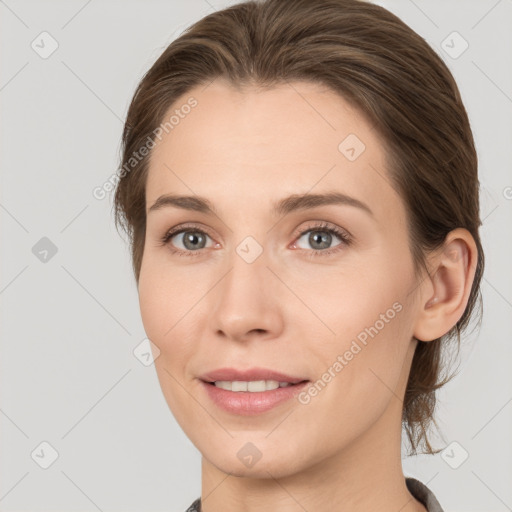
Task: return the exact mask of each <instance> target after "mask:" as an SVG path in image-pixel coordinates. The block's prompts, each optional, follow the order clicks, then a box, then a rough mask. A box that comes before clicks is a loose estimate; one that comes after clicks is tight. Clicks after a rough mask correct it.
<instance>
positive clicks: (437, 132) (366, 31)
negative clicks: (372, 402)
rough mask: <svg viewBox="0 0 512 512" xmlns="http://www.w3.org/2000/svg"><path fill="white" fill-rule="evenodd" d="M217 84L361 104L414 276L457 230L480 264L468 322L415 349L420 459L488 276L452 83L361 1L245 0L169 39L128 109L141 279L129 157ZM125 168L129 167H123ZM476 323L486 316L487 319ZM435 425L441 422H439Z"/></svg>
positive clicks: (118, 214)
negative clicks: (453, 348) (328, 91)
mask: <svg viewBox="0 0 512 512" xmlns="http://www.w3.org/2000/svg"><path fill="white" fill-rule="evenodd" d="M218 77H222V78H225V79H227V80H229V82H230V83H231V84H233V86H236V87H243V86H245V85H249V86H250V85H258V86H261V87H266V86H267V87H271V86H272V85H274V84H279V83H284V82H287V81H291V80H301V81H311V82H315V83H319V84H322V85H324V86H325V85H326V86H328V87H330V88H332V90H334V91H335V92H337V93H338V94H339V95H341V96H342V97H344V98H345V99H347V100H348V101H349V102H351V103H352V104H353V105H354V106H355V107H358V109H359V111H360V113H361V114H362V115H365V117H366V119H369V120H370V122H371V123H372V125H374V127H375V129H376V130H377V131H378V133H379V134H380V136H381V138H382V140H383V143H384V144H385V147H386V150H387V151H386V156H387V164H388V172H389V175H390V176H391V180H392V183H393V186H394V187H395V189H396V190H398V192H399V193H400V195H401V197H402V199H403V201H404V204H405V207H406V210H407V215H408V218H407V222H408V230H409V238H410V248H411V253H412V256H413V260H414V265H415V271H416V275H417V276H419V275H420V274H421V272H420V271H421V269H423V268H424V269H425V270H427V273H428V269H427V268H426V255H427V254H428V252H429V251H431V250H434V249H437V248H439V247H440V246H441V245H442V244H443V242H444V240H445V237H446V235H447V234H448V233H449V232H450V231H451V230H453V229H455V228H458V227H462V228H466V229H467V230H468V231H469V232H470V233H471V235H472V236H473V238H474V240H475V242H476V246H477V249H478V263H477V267H476V274H475V278H474V280H473V284H472V289H471V293H470V297H469V301H468V304H467V306H466V309H465V311H464V314H463V315H462V317H461V318H460V320H459V321H458V322H457V324H456V325H455V326H454V327H453V328H452V329H451V330H450V331H449V332H448V333H447V334H445V335H444V336H443V337H441V338H438V339H436V340H433V341H430V342H423V341H419V342H418V345H417V347H416V351H415V354H414V358H413V361H412V366H411V371H410V375H409V380H408V384H407V389H406V392H405V399H404V405H403V417H402V422H403V425H404V427H405V429H406V432H407V435H408V439H409V441H410V443H411V446H412V451H411V452H410V453H417V452H418V447H419V446H420V444H421V443H422V442H423V443H424V444H425V446H426V453H437V451H439V450H437V451H434V450H433V449H432V447H431V445H430V443H429V441H428V436H427V432H428V427H429V426H430V425H431V422H432V421H433V422H434V424H436V422H435V420H434V409H435V405H436V397H435V392H436V390H437V389H438V388H440V387H441V386H443V385H444V384H445V383H446V382H448V380H450V379H451V378H452V377H453V375H452V376H451V377H446V378H441V371H442V370H443V368H445V366H446V364H445V361H444V360H443V355H442V352H441V348H442V345H441V341H442V342H443V346H446V345H447V343H448V342H449V341H451V340H452V339H453V338H454V337H456V339H457V342H458V343H457V347H459V345H460V335H461V332H462V331H464V330H465V329H466V328H467V326H468V324H469V321H470V318H471V314H472V312H473V310H474V307H475V304H476V302H477V298H478V299H480V305H481V294H480V281H481V278H482V273H483V269H484V255H483V250H482V245H481V242H480V237H479V234H478V228H479V226H480V225H481V222H480V213H479V197H478V193H479V181H478V175H477V154H476V150H475V146H474V141H473V135H472V132H471V128H470V124H469V119H468V115H467V113H466V110H465V108H464V105H463V103H462V100H461V96H460V93H459V90H458V88H457V85H456V83H455V80H454V78H453V76H452V75H451V73H450V71H449V70H448V68H447V66H446V65H445V63H444V62H443V61H442V59H441V58H440V57H439V56H438V55H437V54H436V53H435V52H434V51H433V50H432V48H430V46H429V45H428V44H427V43H426V41H425V40H424V39H423V38H422V37H420V36H419V35H418V34H417V33H415V32H414V31H413V30H412V29H411V28H409V27H408V26H407V25H406V24H405V23H404V22H402V21H401V20H400V19H399V18H398V17H397V16H395V15H394V14H392V13H391V12H389V11H387V10H386V9H384V8H382V7H380V6H377V5H374V4H372V3H368V2H363V1H358V0H315V1H311V0H268V1H247V2H243V3H239V4H237V5H234V6H231V7H228V8H226V9H224V10H221V11H218V12H214V13H212V14H210V15H208V16H206V17H204V18H203V19H201V20H200V21H198V22H197V23H195V24H194V25H192V26H191V27H189V28H188V29H187V30H186V31H185V32H184V33H183V34H182V35H181V36H180V37H178V38H177V39H176V40H174V41H173V42H172V43H171V44H170V45H169V46H168V47H167V48H166V49H165V51H164V52H163V53H162V55H161V56H160V57H159V58H158V59H157V61H156V62H155V64H154V65H153V66H152V67H151V69H150V70H149V71H148V72H147V73H146V74H145V76H144V77H143V78H142V80H141V82H140V84H139V85H138V87H137V90H136V92H135V94H134V97H133V100H132V102H131V105H130V107H129V110H128V115H127V119H126V124H125V127H124V131H123V140H122V143H123V144H122V162H121V168H122V171H121V173H120V175H119V181H118V184H117V188H116V191H115V218H116V227H119V225H121V226H122V227H123V229H124V230H125V232H126V233H127V234H128V235H129V239H130V243H131V254H132V263H133V270H134V273H135V278H136V280H137V283H138V281H139V273H140V266H141V261H142V255H143V251H144V240H145V230H146V201H145V184H146V177H147V173H148V160H149V156H150V154H148V155H145V156H144V157H143V158H140V157H139V158H137V159H134V158H133V157H134V155H135V154H137V155H139V152H140V149H141V148H142V147H143V146H144V145H147V143H148V142H147V141H148V140H150V139H151V137H152V136H153V137H154V134H155V130H157V129H158V127H159V125H160V123H162V121H163V120H164V116H165V115H166V113H167V112H168V110H169V108H170V107H171V106H172V105H173V104H174V103H175V102H176V100H177V99H178V98H179V97H180V96H182V95H183V94H185V93H186V92H188V91H189V90H190V89H192V88H193V87H195V86H198V85H201V84H207V83H209V82H211V81H212V80H214V79H215V78H218ZM129 162H130V165H129V166H128V163H129ZM480 318H481V311H480ZM436 425H437V424H436Z"/></svg>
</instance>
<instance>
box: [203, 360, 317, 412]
mask: <svg viewBox="0 0 512 512" xmlns="http://www.w3.org/2000/svg"><path fill="white" fill-rule="evenodd" d="M199 380H201V381H202V384H203V386H204V389H205V390H206V394H207V396H208V397H209V398H210V400H212V401H213V403H215V404H216V405H217V406H218V407H220V408H222V409H224V410H225V411H228V412H230V413H233V414H238V415H245V416H248V415H254V414H259V413H263V412H265V411H268V410H270V409H272V408H274V407H276V406H278V405H279V404H281V403H283V402H285V401H288V400H289V399H291V398H292V397H294V396H296V395H297V394H298V393H299V392H300V390H301V389H302V388H304V387H305V386H306V385H307V383H308V382H310V381H309V380H308V379H304V378H301V377H296V376H291V375H287V374H284V373H281V372H276V371H274V370H269V369H265V368H253V369H251V370H244V371H243V370H235V369H233V368H222V369H219V370H215V371H212V372H209V373H207V374H204V375H202V376H201V377H199Z"/></svg>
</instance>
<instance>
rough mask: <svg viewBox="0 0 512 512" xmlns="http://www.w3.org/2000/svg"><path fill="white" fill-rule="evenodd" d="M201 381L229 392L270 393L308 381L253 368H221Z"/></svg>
mask: <svg viewBox="0 0 512 512" xmlns="http://www.w3.org/2000/svg"><path fill="white" fill-rule="evenodd" d="M199 378H200V380H202V381H203V382H206V383H209V384H213V385H215V386H217V387H220V388H222V389H227V390H229V391H235V392H236V391H249V392H251V391H254V392H261V391H270V390H273V389H276V388H278V387H287V386H293V385H295V384H299V383H302V382H304V381H307V380H308V379H306V378H304V377H297V376H293V375H288V374H286V373H282V372H278V371H275V370H271V369H269V368H251V369H247V370H238V369H235V368H219V369H218V370H213V371H211V372H208V373H206V374H204V375H201V376H200V377H199Z"/></svg>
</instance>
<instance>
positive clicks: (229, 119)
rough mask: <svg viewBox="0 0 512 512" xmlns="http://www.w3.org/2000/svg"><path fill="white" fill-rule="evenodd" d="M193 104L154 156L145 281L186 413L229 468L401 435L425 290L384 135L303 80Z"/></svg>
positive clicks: (314, 455)
mask: <svg viewBox="0 0 512 512" xmlns="http://www.w3.org/2000/svg"><path fill="white" fill-rule="evenodd" d="M190 97H193V98H195V100H196V101H197V105H196V106H195V107H194V108H193V109H185V110H187V111H190V112H189V113H188V114H187V115H186V116H185V115H184V116H183V117H182V118H180V121H179V124H176V125H175V126H174V128H173V129H172V130H170V131H169V132H168V133H167V134H166V135H164V136H163V138H162V140H161V142H159V143H158V145H157V146H156V147H155V148H154V149H153V153H152V155H151V163H150V168H149V173H148V180H147V187H146V207H147V230H146V239H145V247H144V256H143V260H142V266H141V272H140V279H139V285H138V286H139V299H140V308H141V314H142V320H143V324H144V328H145V331H146V334H147V336H148V337H149V339H150V340H151V341H152V342H153V343H154V345H155V346H156V347H158V350H159V355H158V357H156V360H155V367H156V370H157V374H158V378H159V381H160V385H161V387H162V390H163V394H164V396H165V399H166V401H167V403H168V405H169V407H170V409H171V411H172V413H173V414H174V416H175V418H176V420H177V421H178V423H179V424H180V426H181V427H182V428H183V430H184V432H185V433H186V434H187V436H188V437H189V438H190V439H191V441H192V442H193V443H194V444H195V445H196V447H197V448H198V449H199V450H200V452H201V453H202V454H203V456H204V457H205V458H206V459H207V460H208V461H210V462H211V463H212V464H214V465H215V466H216V467H217V468H219V469H221V470H222V471H224V472H226V473H232V474H234V475H249V474H250V475H252V476H258V475H263V476H265V475H267V473H266V472H267V471H268V472H270V473H271V474H272V475H274V476H286V475H288V474H290V473H296V472H298V471H301V470H303V469H306V468H308V467H311V466H313V465H314V464H316V463H319V462H322V461H323V460H326V459H327V458H328V457H332V455H333V454H342V453H348V451H349V450H350V449H351V447H352V446H353V445H354V443H355V442H356V440H357V439H361V437H362V436H363V437H364V436H367V438H368V440H370V433H371V432H372V431H375V429H376V428H377V425H384V424H386V425H387V426H386V428H388V427H389V425H390V424H391V421H393V422H394V424H395V425H398V428H399V423H400V417H399V416H400V412H401V403H400V402H399V401H398V400H397V399H396V397H395V395H394V392H396V393H398V390H399V389H400V386H401V385H403V384H404V383H405V382H406V377H407V374H408V370H409V365H410V361H411V356H412V353H413V348H414V346H413V342H412V341H411V338H412V335H413V325H414V319H415V300H414V298H415V293H413V291H414V290H415V288H416V286H417V283H416V281H415V277H414V273H413V262H412V257H411V253H410V250H409V246H408V236H407V227H406V212H405V209H404V205H403V202H402V200H401V198H400V197H399V196H398V195H397V193H396V192H395V191H394V190H393V188H392V187H391V186H390V179H389V174H388V172H387V170H386V167H385V152H384V147H383V145H382V143H381V140H380V138H379V136H378V134H377V133H376V131H375V130H373V127H372V126H371V125H370V124H369V123H368V122H367V121H366V120H365V119H364V118H363V117H362V116H361V115H360V114H359V113H358V112H357V111H356V110H355V109H354V108H353V107H351V105H350V104H349V103H348V102H346V101H345V100H344V99H342V98H341V97H340V96H338V95H337V94H335V93H334V92H332V91H330V90H328V89H326V88H321V87H320V86H319V85H314V84H309V83H306V82H296V83H294V84H293V87H292V86H291V85H288V84H286V85H281V86H278V87H275V88H273V89H270V90H257V89H247V90H245V91H243V92H241V91H236V90H235V89H233V88H232V87H231V86H229V85H228V84H227V83H224V82H222V81H220V80H216V81H215V82H213V83H212V84H211V85H210V86H208V87H207V88H206V89H205V88H204V86H203V87H200V88H196V89H194V90H191V91H190V92H189V93H187V94H186V95H184V96H183V97H182V98H181V99H180V100H179V101H177V102H176V104H175V105H173V107H172V109H171V111H170V112H171V113H172V111H174V110H175V109H176V108H178V109H179V108H180V106H181V105H185V104H186V103H187V100H188V99H189V98H190ZM171 195H172V196H175V197H176V196H191V199H188V200H187V199H174V200H170V199H167V200H165V199H162V197H165V196H171ZM306 195H311V196H314V197H311V198H309V199H308V198H306V197H305V196H306ZM286 198H288V199H287V200H286ZM157 200H159V202H158V203H157ZM205 200H206V201H207V202H205ZM153 205H155V206H154V207H153V208H152V209H151V207H152V206H153ZM207 206H209V207H210V209H211V210H210V209H208V208H207ZM156 354H157V353H155V355H156ZM219 369H224V370H225V369H227V370H226V372H227V373H226V372H224V373H217V374H214V373H212V372H215V371H216V370H219ZM252 370H254V371H253V372H252V373H251V371H252ZM237 371H238V372H239V373H236V372H237ZM244 372H246V373H244ZM247 372H248V373H247ZM272 372H274V373H272ZM262 380H263V381H266V382H264V383H263V384H262V383H261V382H259V383H257V384H252V383H251V384H249V385H248V386H249V388H247V391H236V390H237V389H244V388H243V386H244V384H239V383H238V382H247V381H262ZM210 381H230V382H229V383H228V384H218V385H217V386H216V385H215V384H212V383H210ZM231 381H237V383H235V384H234V385H232V384H231ZM270 381H277V382H289V383H290V384H291V383H294V382H298V383H295V384H293V386H292V385H288V386H286V385H281V386H280V387H278V388H277V389H272V388H273V387H274V386H275V385H276V384H275V383H272V382H270ZM304 381H305V382H304ZM218 386H224V387H225V388H226V389H222V388H220V387H218ZM232 386H233V387H232ZM239 386H240V387H239ZM258 386H265V387H263V388H262V387H258ZM267 388H268V390H267ZM263 389H265V391H263ZM402 389H404V388H402ZM252 390H254V391H252ZM397 403H398V404H399V406H400V408H397ZM391 410H393V411H394V413H393V414H394V416H393V420H390V419H389V418H390V411H391ZM384 418H387V419H386V422H384ZM382 435H386V434H385V433H384V434H383V433H382V431H381V432H379V435H378V436H374V439H378V442H380V443H382V441H383V439H382V437H381V436H382ZM251 457H252V458H251ZM258 459H259V460H258ZM251 461H252V462H251ZM254 461H256V462H254Z"/></svg>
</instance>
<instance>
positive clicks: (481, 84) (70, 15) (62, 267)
mask: <svg viewBox="0 0 512 512" xmlns="http://www.w3.org/2000/svg"><path fill="white" fill-rule="evenodd" d="M233 3H235V2H220V1H215V0H186V1H185V0H182V1H176V0H174V1H171V0H166V1H157V0H153V1H145V2H144V1H142V0H138V1H133V0H131V1H124V2H120V1H114V0H103V1H99V0H92V1H91V0H89V1H86V0H73V1H67V2H64V1H40V0H38V1H35V0H30V1H29V0H24V1H22V0H5V1H1V2H0V23H1V29H0V39H1V42H0V49H1V50H0V52H1V67H0V102H1V116H2V118H1V136H0V137H1V149H0V159H1V166H2V167H1V188H0V191H1V197H0V224H1V235H2V240H1V243H0V248H1V258H0V261H1V266H0V303H1V320H0V329H1V357H0V400H1V401H0V432H1V439H0V449H1V455H0V510H2V511H12V512H14V511H17V512H18V511H28V510H30V511H32V512H39V511H49V510H52V511H55V512H57V511H59V512H60V511H62V512H64V511H66V512H72V511H95V510H101V511H116V512H117V511H126V512H128V511H155V512H157V511H177V512H179V511H184V510H185V509H186V508H187V507H188V506H189V505H190V503H191V502H192V501H193V500H194V499H195V498H197V497H198V496H199V495H200V454H199V452H198V451H197V450H196V448H195V447H194V446H193V445H192V443H191V442H190V441H189V440H188V439H187V437H186V436H185V435H184V434H183V432H182V431H181V429H180V428H179V426H178V425H177V423H176V422H175V420H174V418H173V416H172V414H171V413H170V411H169V410H168V407H167V405H166V403H165V401H164V398H163V395H162V393H161V390H160V387H159V384H158V381H157V378H156V374H155V371H154V367H153V366H151V365H150V366H145V365H144V364H142V362H141V361H140V359H139V358H137V357H136V355H135V354H134V350H135V352H136V353H137V350H136V347H138V346H139V344H140V343H141V342H142V340H144V338H145V333H144V330H143V326H142V323H141V320H140V313H139V305H138V297H137V293H136V286H135V281H134V279H133V276H132V272H131V264H130V259H129V253H128V247H127V245H126V244H125V242H124V241H123V239H122V238H121V237H120V236H119V235H118V233H117V232H116V230H115V227H114V224H113V215H112V201H111V198H109V197H107V198H105V199H103V200H98V199H96V198H95V197H94V196H93V193H92V191H93V189H94V188H95V187H97V186H101V185H102V184H103V183H104V182H105V181H106V180H107V179H108V178H109V177H110V176H111V175H112V174H113V173H114V172H115V170H116V168H117V166H118V163H119V160H118V158H119V148H120V136H121V129H122V126H123V119H124V117H125V114H126V111H127V107H128V105H129V102H130V100H131V97H132V94H133V92H134V90H135V87H136V84H137V83H138V81H139V80H140V78H141V77H142V75H143V73H144V72H145V71H146V70H147V69H148V68H149V67H150V66H151V64H152V63H153V62H154V61H155V59H156V58H157V57H158V56H159V55H160V54H161V52H162V51H163V50H164V48H165V47H166V46H167V45H168V44H169V43H170V42H171V41H172V40H173V39H174V38H175V37H176V36H177V35H179V34H180V33H181V31H183V30H184V28H185V27H187V26H188V25H189V24H191V23H192V22H194V21H196V20H197V19H199V18H201V17H203V16H204V15H206V14H208V13H210V12H212V11H213V10H217V9H220V8H223V7H225V6H227V5H231V4H233ZM379 4H380V5H383V6H384V7H387V8H388V9H389V10H391V11H392V12H394V13H395V14H397V15H398V16H399V17H401V18H402V19H403V20H404V21H405V22H406V23H407V24H408V25H409V26H411V27H412V28H413V29H414V30H415V31H417V32H418V33H419V34H421V35H422V36H423V37H424V38H425V39H426V40H427V41H428V42H429V43H430V44H431V46H432V47H433V48H434V49H435V50H436V51H437V52H438V53H439V55H441V57H442V58H443V59H444V60H445V61H446V63H447V65H448V66H449V68H450V70H451V71H452V72H453V74H454V76H455V78H456V80H457V82H458V84H459V87H460V90H461V94H462V97H463V100H464V102H465V105H466V107H467V110H468V113H469V116H470V119H471V123H472V128H473V132H474V136H475V139H476V144H477V150H478V153H479V161H480V180H481V187H482V188H481V204H482V219H483V226H482V228H481V235H482V239H483V243H484V248H485V252H486V265H487V266H486V270H485V275H484V279H483V282H482V291H483V297H484V318H483V323H482V327H481V329H480V330H479V331H475V333H474V334H472V335H471V336H469V337H467V338H466V339H465V340H464V343H463V351H462V355H461V371H460V374H459V375H458V376H457V377H456V378H455V379H454V380H453V381H452V382H451V383H450V384H449V385H447V386H446V388H445V389H444V390H443V391H442V392H441V393H440V394H439V400H440V405H439V409H438V416H437V417H438V423H439V425H440V427H441V428H442V431H443V434H444V440H442V441H437V442H436V446H437V447H439V446H448V448H447V450H448V451H445V452H443V453H444V457H443V455H442V454H439V455H435V456H419V457H413V458H405V460H404V472H405V474H406V475H408V476H414V477H416V478H418V479H420V480H422V481H423V482H424V483H426V484H427V485H428V486H429V487H430V488H431V489H432V490H433V491H434V493H435V494H436V496H437V497H438V499H439V501H440V502H441V504H442V505H443V507H444V509H445V511H446V512H457V511H467V512H484V511H485V512H502V511H506V510H512V435H511V432H512V372H511V371H510V370H511V361H512V343H511V341H512V321H511V318H512V272H511V271H510V268H511V267H510V262H511V260H512V236H511V234H512V230H511V225H512V188H511V187H512V171H511V164H512V60H511V59H510V51H511V49H512V30H511V29H512V0H500V1H497V0H478V1H476V0H473V1H464V2H460V1H457V0H451V1H447V0H435V1H434V0H428V1H427V0H415V1H413V0H389V1H381V2H379ZM453 32H457V34H456V35H454V34H453ZM42 33H45V34H42ZM443 41H444V43H443ZM466 45H468V46H467V48H466V49H465V50H464V48H465V46H466ZM446 50H448V52H447V51H446ZM462 50H464V51H462ZM52 51H53V53H51V52H52ZM49 53H51V54H50V55H48V54H49ZM434 441H435V440H434ZM45 465H47V466H48V467H47V468H46V469H45V468H44V467H43V466H45ZM455 466H456V467H455Z"/></svg>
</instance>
